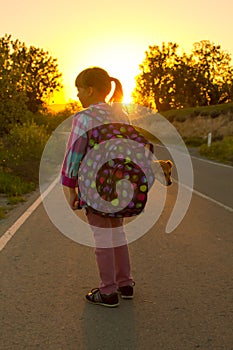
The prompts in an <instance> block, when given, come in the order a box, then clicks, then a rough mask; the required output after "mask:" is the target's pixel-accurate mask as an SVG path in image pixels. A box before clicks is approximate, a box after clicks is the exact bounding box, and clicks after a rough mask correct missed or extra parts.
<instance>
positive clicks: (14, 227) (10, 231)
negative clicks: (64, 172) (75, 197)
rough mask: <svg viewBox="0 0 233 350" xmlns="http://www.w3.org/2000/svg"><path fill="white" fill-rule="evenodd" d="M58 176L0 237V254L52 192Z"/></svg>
mask: <svg viewBox="0 0 233 350" xmlns="http://www.w3.org/2000/svg"><path fill="white" fill-rule="evenodd" d="M59 178H60V176H58V177H57V178H56V179H55V180H54V181H53V182H52V183H51V185H50V186H49V187H48V188H47V189H46V190H45V191H44V192H43V193H42V194H41V195H40V196H39V198H37V199H36V200H35V202H34V203H33V204H32V205H31V206H30V207H29V208H28V209H27V210H26V211H25V212H24V213H23V214H22V215H21V216H20V217H19V218H18V219H17V220H16V222H15V223H14V224H13V225H12V226H11V227H10V228H9V229H8V230H7V231H6V232H5V233H4V234H3V236H2V237H0V252H1V251H2V250H3V248H4V247H5V246H6V244H7V243H8V242H9V240H10V239H11V238H12V237H13V236H14V235H15V233H16V232H17V231H18V229H19V228H20V227H21V226H22V225H23V223H24V222H25V221H26V220H27V219H28V218H29V216H30V215H31V214H32V213H33V212H34V211H35V210H36V208H37V207H38V206H39V205H40V204H41V202H42V200H43V199H44V198H45V197H46V196H47V195H48V194H49V193H50V192H51V191H52V189H53V188H54V186H55V185H56V184H57V182H58V181H59Z"/></svg>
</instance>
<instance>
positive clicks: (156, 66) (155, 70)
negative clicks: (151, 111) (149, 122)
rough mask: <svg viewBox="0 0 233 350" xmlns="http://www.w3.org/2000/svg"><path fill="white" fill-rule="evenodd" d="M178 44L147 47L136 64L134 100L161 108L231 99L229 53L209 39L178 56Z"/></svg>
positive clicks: (232, 85) (232, 81) (232, 70)
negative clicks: (142, 56)
mask: <svg viewBox="0 0 233 350" xmlns="http://www.w3.org/2000/svg"><path fill="white" fill-rule="evenodd" d="M177 49H178V45H177V44H175V43H168V44H167V46H166V45H165V44H164V43H163V44H162V47H161V48H160V47H159V46H149V51H147V52H146V58H145V60H144V61H143V63H142V64H141V65H140V66H139V69H140V71H141V73H140V74H139V75H138V76H137V77H136V88H135V91H134V101H135V102H136V103H139V104H142V105H145V106H147V107H152V108H154V107H156V108H157V110H158V111H159V112H160V111H164V110H168V109H172V108H184V107H194V106H198V105H199V106H203V105H208V104H217V103H223V102H229V101H231V100H232V98H233V96H232V90H233V68H232V66H231V65H230V63H231V58H230V55H229V54H227V53H226V52H224V51H222V50H221V48H220V46H216V45H214V44H211V43H210V42H209V41H201V42H200V43H195V44H194V50H193V51H192V53H191V54H190V55H187V54H186V53H183V54H182V55H178V53H177Z"/></svg>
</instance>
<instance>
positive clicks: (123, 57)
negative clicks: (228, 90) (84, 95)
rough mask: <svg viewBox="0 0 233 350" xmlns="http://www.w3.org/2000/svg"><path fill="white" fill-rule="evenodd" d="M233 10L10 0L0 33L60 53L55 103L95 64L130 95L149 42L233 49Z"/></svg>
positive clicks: (203, 1)
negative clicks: (61, 87)
mask: <svg viewBox="0 0 233 350" xmlns="http://www.w3.org/2000/svg"><path fill="white" fill-rule="evenodd" d="M232 13H233V1H232V0H222V1H221V2H213V1H211V0H196V1H191V2H190V1H187V0H176V1H172V0H163V1H158V0H144V1H143V2H136V1H135V0H128V1H127V0H125V1H123V0H118V1H117V2H109V1H106V0H100V1H94V0H89V1H84V2H83V3H82V2H81V1H77V0H66V1H64V0H62V1H60V0H56V1H55V0H40V1H33V0H21V1H18V0H13V1H12V0H8V1H4V2H2V3H1V13H0V35H1V36H4V34H5V33H7V34H12V36H13V38H14V39H19V40H20V41H23V42H25V43H26V45H28V46H30V45H34V46H37V47H40V48H43V49H44V50H48V51H49V52H50V54H51V55H52V57H53V58H57V59H58V65H59V69H60V71H61V72H62V74H63V85H64V91H63V93H61V94H59V96H56V97H55V99H54V102H55V103H65V102H68V101H69V100H71V99H76V89H75V87H74V80H75V77H76V75H77V74H78V73H79V72H80V71H81V70H82V69H84V68H87V67H89V66H94V65H95V66H100V67H102V68H104V69H106V70H107V71H108V72H109V74H110V75H112V76H115V77H116V78H119V79H120V80H121V82H122V84H123V87H124V90H125V99H126V101H129V99H130V93H131V91H132V90H133V88H134V77H135V76H136V75H137V74H138V73H139V69H138V66H139V64H140V63H142V61H143V59H144V56H145V51H146V50H147V49H148V46H149V45H161V43H162V42H163V41H164V42H168V41H172V42H176V43H178V44H179V45H180V47H181V48H182V49H184V50H185V51H189V50H190V49H191V48H192V44H193V43H194V42H196V41H200V40H210V41H211V42H214V43H215V44H220V45H221V47H222V49H224V50H227V51H228V52H230V53H231V54H233V40H232V37H233V24H232Z"/></svg>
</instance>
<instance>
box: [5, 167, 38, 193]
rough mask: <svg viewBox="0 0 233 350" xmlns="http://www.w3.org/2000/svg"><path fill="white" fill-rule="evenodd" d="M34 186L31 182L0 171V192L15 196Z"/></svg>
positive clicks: (26, 191) (31, 189) (32, 188)
mask: <svg viewBox="0 0 233 350" xmlns="http://www.w3.org/2000/svg"><path fill="white" fill-rule="evenodd" d="M35 188H36V186H35V184H34V183H32V182H26V181H23V180H22V179H20V177H18V176H15V175H13V174H10V173H7V172H5V171H0V193H5V194H7V195H8V196H15V197H17V196H22V195H23V194H26V193H29V192H31V191H33V190H35Z"/></svg>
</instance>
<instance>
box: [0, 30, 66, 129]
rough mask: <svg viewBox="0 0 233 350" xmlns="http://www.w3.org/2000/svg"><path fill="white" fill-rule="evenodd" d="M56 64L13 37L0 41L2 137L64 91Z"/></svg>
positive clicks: (3, 38) (35, 49)
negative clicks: (29, 114)
mask: <svg viewBox="0 0 233 350" xmlns="http://www.w3.org/2000/svg"><path fill="white" fill-rule="evenodd" d="M61 77H62V74H61V73H60V72H59V69H58V64H57V60H56V59H54V58H52V57H51V56H50V55H49V53H48V52H47V51H44V50H43V49H40V48H36V47H34V46H30V47H27V46H26V45H25V43H23V42H20V41H19V40H18V39H17V40H13V39H12V38H11V35H7V34H6V35H5V36H4V37H2V38H0V118H1V124H0V135H2V134H6V133H9V131H10V130H11V128H12V127H13V126H14V125H15V124H16V123H17V124H22V123H23V122H25V121H27V119H26V116H27V112H32V113H36V112H38V111H39V110H40V109H41V108H42V107H43V105H44V103H45V101H47V100H48V99H49V97H50V96H51V95H52V94H53V93H54V91H58V90H59V89H60V88H61V87H62V84H61Z"/></svg>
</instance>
